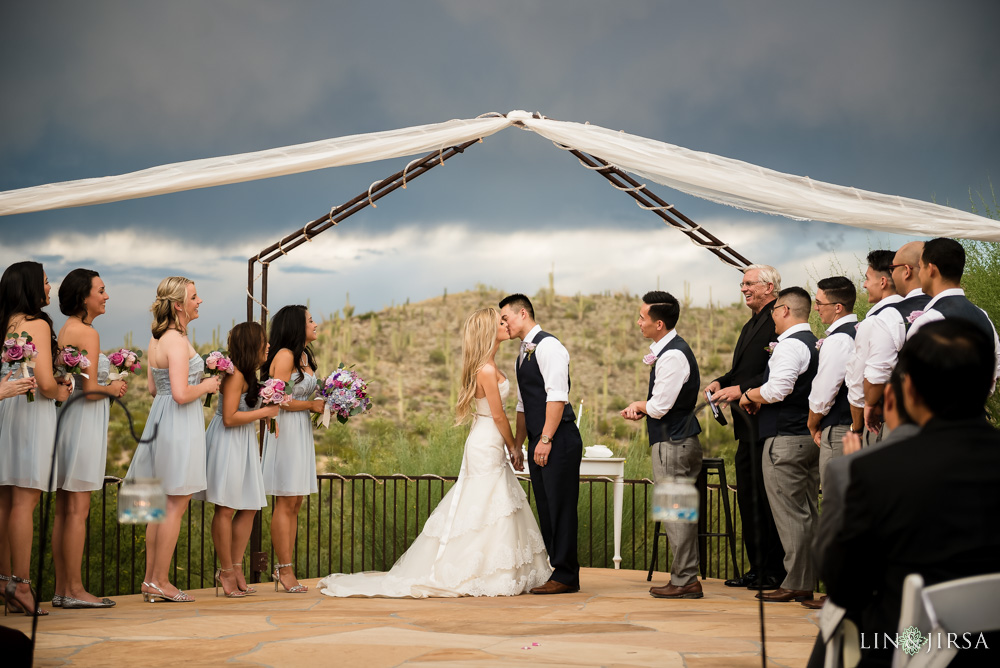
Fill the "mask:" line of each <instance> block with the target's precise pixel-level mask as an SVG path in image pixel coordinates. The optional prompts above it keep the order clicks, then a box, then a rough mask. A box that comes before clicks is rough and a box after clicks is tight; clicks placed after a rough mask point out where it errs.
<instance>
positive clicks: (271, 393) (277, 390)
mask: <svg viewBox="0 0 1000 668" xmlns="http://www.w3.org/2000/svg"><path fill="white" fill-rule="evenodd" d="M285 387H286V386H285V381H283V380H281V379H279V378H268V379H267V380H265V381H264V383H263V384H262V385H261V386H260V392H259V393H258V395H259V396H260V403H261V405H262V406H266V405H268V404H275V405H276V406H287V405H288V402H289V401H291V400H292V395H291V394H287V393H286V392H285ZM276 426H277V420H275V419H274V418H268V419H267V430H268V431H269V432H271V433H272V434H273V433H274V432H275V427H276Z"/></svg>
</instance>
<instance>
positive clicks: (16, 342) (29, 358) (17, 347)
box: [0, 332, 38, 402]
mask: <svg viewBox="0 0 1000 668" xmlns="http://www.w3.org/2000/svg"><path fill="white" fill-rule="evenodd" d="M37 356H38V349H37V348H35V344H34V343H32V342H31V335H29V334H28V333H27V332H21V333H20V335H19V334H17V333H15V332H8V333H7V336H5V337H4V341H3V352H2V353H0V361H2V362H5V363H7V364H11V365H16V364H19V365H21V378H27V377H28V369H29V368H31V369H34V368H35V357H37ZM34 400H35V391H34V390H29V391H28V401H29V402H32V401H34Z"/></svg>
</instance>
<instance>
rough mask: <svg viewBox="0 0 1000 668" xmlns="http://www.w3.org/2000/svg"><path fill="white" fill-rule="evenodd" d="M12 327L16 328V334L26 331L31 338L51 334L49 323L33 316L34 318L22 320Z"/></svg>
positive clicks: (44, 336) (47, 336) (45, 336)
mask: <svg viewBox="0 0 1000 668" xmlns="http://www.w3.org/2000/svg"><path fill="white" fill-rule="evenodd" d="M13 329H16V330H18V331H17V332H15V333H16V334H20V333H21V332H27V333H28V335H29V336H30V337H31V338H32V339H40V338H46V339H47V338H49V337H50V336H51V335H52V329H51V328H50V327H49V323H47V322H45V321H44V320H42V319H41V318H35V319H34V320H22V321H21V323H20V324H19V325H18V326H17V327H15V328H13ZM36 345H37V343H36Z"/></svg>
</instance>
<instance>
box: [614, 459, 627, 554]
mask: <svg viewBox="0 0 1000 668" xmlns="http://www.w3.org/2000/svg"><path fill="white" fill-rule="evenodd" d="M624 498H625V477H624V476H620V475H616V476H615V488H614V502H615V557H614V562H615V569H616V570H617V569H619V568H621V565H622V505H623V502H624Z"/></svg>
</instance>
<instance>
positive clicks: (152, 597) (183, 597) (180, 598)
mask: <svg viewBox="0 0 1000 668" xmlns="http://www.w3.org/2000/svg"><path fill="white" fill-rule="evenodd" d="M142 584H143V586H145V587H149V588H151V589H155V590H156V591H157V593H156V594H154V593H153V592H148V591H144V592H142V600H143V601H144V602H145V603H156V600H157V599H161V600H164V601H170V602H172V603H194V599H193V598H191V597H190V596H188V595H187V594H185V593H184V591H183V590H181V589H178V590H177V594H176V595H175V596H167V595H166V594H165V593H163V590H162V589H160V588H159V587H157V586H156V585H155V584H153V583H152V582H143V583H142Z"/></svg>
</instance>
